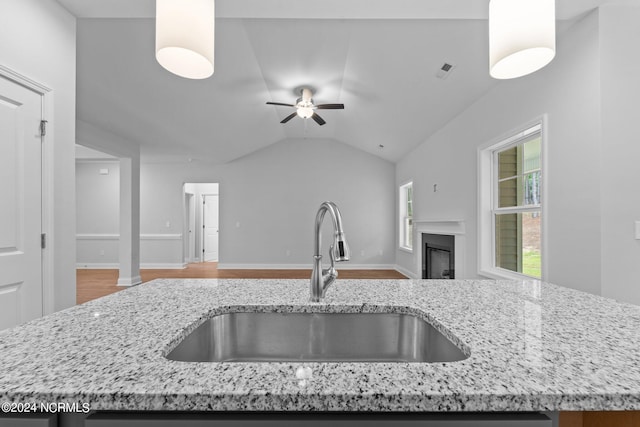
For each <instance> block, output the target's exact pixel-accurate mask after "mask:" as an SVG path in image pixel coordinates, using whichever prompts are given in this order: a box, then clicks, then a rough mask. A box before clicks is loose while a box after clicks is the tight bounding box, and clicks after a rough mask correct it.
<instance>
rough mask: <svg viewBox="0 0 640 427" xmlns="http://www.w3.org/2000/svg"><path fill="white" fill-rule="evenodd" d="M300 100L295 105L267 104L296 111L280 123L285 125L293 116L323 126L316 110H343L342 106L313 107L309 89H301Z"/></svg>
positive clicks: (321, 105)
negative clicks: (313, 121) (291, 108)
mask: <svg viewBox="0 0 640 427" xmlns="http://www.w3.org/2000/svg"><path fill="white" fill-rule="evenodd" d="M300 95H301V96H300V98H298V99H297V100H296V103H295V104H284V103H282V102H267V104H268V105H281V106H283V107H293V108H295V109H296V111H295V112H293V113H291V114H290V115H288V116H287V117H285V118H284V119H283V120H282V121H281V122H280V123H287V122H288V121H289V120H291V119H293V118H294V117H295V116H300V117H302V118H303V119H309V118H311V119H313V120H315V122H316V123H317V124H319V125H320V126H322V125H324V124H325V123H327V122H325V121H324V119H323V118H322V117H320V116H319V115H318V114H317V113H316V110H344V104H320V105H315V104H314V103H313V98H312V96H313V93H312V92H311V89H307V88H303V89H302V91H301V94H300Z"/></svg>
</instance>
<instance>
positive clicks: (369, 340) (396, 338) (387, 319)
mask: <svg viewBox="0 0 640 427" xmlns="http://www.w3.org/2000/svg"><path fill="white" fill-rule="evenodd" d="M467 357H468V356H467V355H465V354H464V353H463V352H462V351H461V350H460V349H459V348H458V347H457V346H456V345H454V344H453V343H452V342H451V341H449V340H448V339H447V338H446V337H445V336H444V335H442V334H441V333H440V332H438V331H437V330H436V329H435V328H434V327H433V326H431V325H430V324H429V323H427V322H425V321H424V320H422V319H420V318H418V317H416V316H412V315H409V314H400V313H259V312H250V313H225V314H221V315H218V316H215V317H213V318H211V319H209V320H207V321H206V322H204V323H203V324H202V325H200V326H199V327H198V328H196V329H195V330H194V331H193V332H192V333H191V334H189V335H188V336H187V337H186V338H185V339H184V340H183V341H182V342H180V343H179V344H178V346H177V347H176V348H175V349H174V350H173V351H171V352H170V353H169V354H168V355H167V358H168V359H170V360H178V361H184V362H295V361H313V362H453V361H458V360H463V359H466V358H467Z"/></svg>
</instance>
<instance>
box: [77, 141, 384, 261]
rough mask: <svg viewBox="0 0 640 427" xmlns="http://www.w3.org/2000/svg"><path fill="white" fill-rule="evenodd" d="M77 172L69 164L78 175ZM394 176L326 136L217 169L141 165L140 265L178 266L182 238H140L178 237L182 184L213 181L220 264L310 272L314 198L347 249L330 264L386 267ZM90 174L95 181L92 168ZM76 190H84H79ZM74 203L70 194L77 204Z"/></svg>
mask: <svg viewBox="0 0 640 427" xmlns="http://www.w3.org/2000/svg"><path fill="white" fill-rule="evenodd" d="M93 167H94V169H97V168H99V167H102V166H99V165H98V164H94V166H93ZM84 170H85V169H84V167H79V169H78V171H79V175H78V176H79V179H81V178H80V173H83V172H84ZM394 170H395V168H394V165H393V164H392V163H390V162H387V161H385V160H382V159H380V158H378V157H376V156H373V155H370V154H368V153H365V152H362V151H359V150H356V149H353V148H351V147H349V146H347V145H345V144H341V143H338V142H335V141H332V140H317V139H316V140H285V141H281V142H279V143H276V144H274V145H273V146H270V147H267V148H265V149H263V150H260V151H258V152H255V153H252V154H250V155H248V156H246V157H243V158H241V159H238V160H236V161H234V162H231V163H228V164H226V165H221V166H210V165H208V164H203V163H200V162H198V161H197V160H196V161H194V162H193V163H184V164H149V163H143V164H142V165H141V183H140V186H141V202H140V203H141V206H140V209H141V227H140V230H141V234H142V247H141V262H142V265H143V266H148V265H149V264H153V263H156V264H158V263H165V264H166V263H169V264H178V263H182V262H183V246H182V240H176V241H170V240H166V241H165V240H164V239H163V240H152V241H149V242H147V241H146V240H145V237H144V236H145V235H147V236H148V235H181V234H182V233H183V216H184V199H183V186H184V183H207V182H209V183H210V182H216V183H219V184H220V189H219V191H220V264H221V266H222V267H225V266H226V267H252V266H263V265H265V266H272V267H276V266H280V267H306V268H310V266H311V257H312V249H313V240H312V238H313V224H314V220H315V214H316V210H317V208H318V207H319V206H320V204H321V203H322V202H323V201H324V200H332V201H334V202H336V203H337V204H338V206H339V208H340V209H341V211H342V215H343V220H344V227H345V232H346V234H347V238H348V242H349V244H350V245H351V248H352V251H353V254H352V255H353V256H352V260H351V261H350V262H348V263H344V264H342V265H341V266H339V267H342V268H349V267H352V268H353V267H354V266H358V265H360V266H362V265H364V266H367V267H370V268H376V267H382V266H383V267H390V266H392V265H393V264H394V262H395V259H394V257H395V254H394V250H393V248H394V247H393V236H394V230H393V228H392V227H391V226H390V224H392V223H393V218H394V201H393V197H394ZM92 173H93V174H94V178H95V173H96V172H95V170H94V171H93V172H92ZM114 185H115V184H114ZM78 190H79V191H80V190H83V191H84V190H86V191H89V190H88V189H86V188H85V186H83V185H79V186H78ZM111 193H113V194H114V196H113V197H116V195H117V192H115V191H111V192H110V193H108V194H111ZM105 194H107V193H105ZM84 199H85V197H84V196H83V195H82V194H81V193H80V192H79V193H78V200H79V202H78V203H79V204H80V203H81V202H80V200H84ZM96 202H100V203H105V204H106V203H115V204H116V205H117V200H116V201H115V202H114V201H109V199H108V198H107V197H102V198H100V200H98V201H96ZM93 211H94V212H99V211H103V212H107V211H108V209H104V210H101V209H98V208H95V209H93ZM79 212H81V210H79ZM79 215H81V214H80V213H79ZM325 222H327V223H326V224H325V225H324V228H325V233H324V234H325V239H324V241H325V242H329V241H330V240H328V238H329V233H330V229H331V225H330V224H329V221H328V218H327V219H325ZM106 223H107V222H105V224H106ZM167 223H169V225H170V226H169V227H167ZM237 224H239V227H237V226H236V225H237ZM83 230H84V225H83ZM114 233H117V230H116V231H115V232H114ZM85 243H86V242H85ZM79 244H80V243H79ZM326 245H327V244H325V251H326V250H327V249H328V247H327V246H326ZM152 250H153V251H155V252H153V253H152V252H150V251H152ZM287 251H289V255H287ZM363 251H364V255H363ZM84 253H87V252H86V251H85V252H83V254H84ZM94 254H95V252H94ZM80 257H81V254H80V251H79V259H78V262H79V263H80V260H81V259H82V260H83V261H84V264H93V263H94V262H100V261H99V259H98V260H95V259H88V258H80ZM104 262H109V261H104ZM113 262H114V263H115V262H117V259H116V258H114V260H113ZM81 264H82V263H81Z"/></svg>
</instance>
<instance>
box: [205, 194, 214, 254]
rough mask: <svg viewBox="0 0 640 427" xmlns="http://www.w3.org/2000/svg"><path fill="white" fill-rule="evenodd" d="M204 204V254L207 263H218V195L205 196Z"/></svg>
mask: <svg viewBox="0 0 640 427" xmlns="http://www.w3.org/2000/svg"><path fill="white" fill-rule="evenodd" d="M202 202H203V209H202V212H203V215H202V230H203V232H204V239H203V240H204V244H203V248H202V253H203V254H204V260H205V261H218V195H217V194H204V195H203V196H202Z"/></svg>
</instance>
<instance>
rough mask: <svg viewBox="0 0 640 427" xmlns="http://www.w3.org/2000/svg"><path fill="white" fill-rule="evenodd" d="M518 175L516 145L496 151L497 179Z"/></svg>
mask: <svg viewBox="0 0 640 427" xmlns="http://www.w3.org/2000/svg"><path fill="white" fill-rule="evenodd" d="M516 175H518V147H517V146H516V147H513V148H509V149H508V150H504V151H501V152H499V153H498V179H504V178H509V177H512V176H516Z"/></svg>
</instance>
